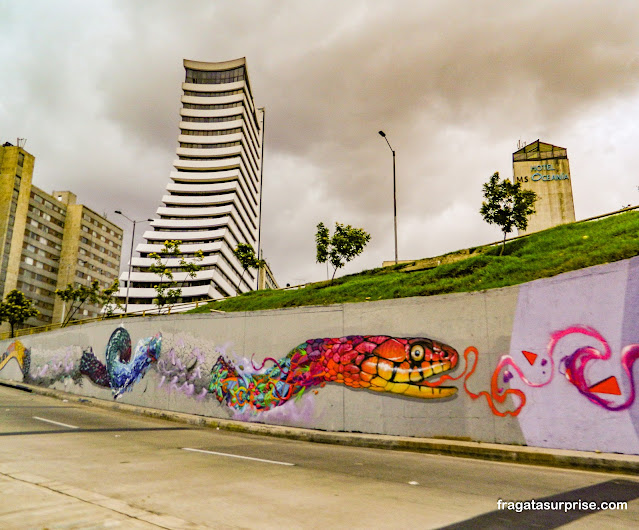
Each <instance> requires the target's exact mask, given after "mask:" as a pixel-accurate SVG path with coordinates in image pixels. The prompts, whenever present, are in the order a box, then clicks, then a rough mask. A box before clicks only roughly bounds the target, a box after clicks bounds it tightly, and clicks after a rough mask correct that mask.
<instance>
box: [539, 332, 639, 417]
mask: <svg viewBox="0 0 639 530" xmlns="http://www.w3.org/2000/svg"><path fill="white" fill-rule="evenodd" d="M573 333H581V334H582V335H587V336H589V337H592V338H594V339H596V340H598V341H599V342H601V344H602V346H603V352H601V351H599V350H598V349H597V348H594V347H592V346H584V347H582V348H579V349H577V350H576V351H575V352H574V353H573V354H572V355H569V356H567V357H564V358H563V359H562V362H563V363H564V366H565V369H566V372H565V375H566V378H567V379H568V381H570V382H571V383H572V384H573V385H575V387H577V390H579V392H580V393H581V394H583V395H584V396H585V397H586V398H588V399H589V400H590V401H591V402H592V403H594V404H596V405H599V406H600V407H603V408H605V409H606V410H610V411H619V410H625V409H627V408H629V407H630V406H631V405H632V404H633V403H634V400H635V395H636V391H635V379H634V375H633V373H632V367H633V365H634V363H635V361H636V360H637V359H638V358H639V344H630V345H628V346H626V347H625V348H624V349H623V350H621V368H622V369H623V371H624V373H625V374H626V376H627V377H628V380H629V381H630V395H629V396H628V399H626V401H624V402H623V403H620V404H616V403H614V402H613V401H610V400H608V399H606V398H604V397H601V396H599V395H597V394H595V393H594V392H592V391H591V390H590V385H589V384H588V382H587V381H586V375H585V371H586V367H587V366H588V363H589V362H590V361H595V360H599V361H605V360H607V359H610V357H611V355H612V351H611V350H610V346H609V345H608V342H607V341H606V339H604V338H603V336H601V334H600V333H599V332H597V331H596V330H594V329H592V328H587V327H579V326H577V327H572V328H568V329H565V330H562V331H558V332H556V333H553V335H552V339H551V341H550V345H549V350H550V353H551V354H552V350H553V349H554V347H555V345H556V344H557V342H559V340H561V339H562V338H564V337H565V336H567V335H570V334H573Z"/></svg>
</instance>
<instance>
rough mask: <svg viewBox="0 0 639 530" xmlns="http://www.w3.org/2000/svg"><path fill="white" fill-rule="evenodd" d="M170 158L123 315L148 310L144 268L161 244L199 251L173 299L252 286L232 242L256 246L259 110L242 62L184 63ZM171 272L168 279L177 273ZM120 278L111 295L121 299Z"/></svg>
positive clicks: (148, 278)
mask: <svg viewBox="0 0 639 530" xmlns="http://www.w3.org/2000/svg"><path fill="white" fill-rule="evenodd" d="M184 68H185V70H186V78H185V81H184V83H183V84H182V89H183V96H182V109H181V110H180V116H181V119H180V133H179V136H178V143H179V145H178V148H177V159H176V160H175V161H174V163H173V166H174V170H173V171H172V172H171V174H170V181H169V183H168V185H167V187H166V191H167V193H166V195H164V197H162V202H163V206H160V207H159V208H158V209H157V213H156V218H155V219H154V220H153V222H152V223H151V228H152V229H151V230H149V231H147V232H145V233H144V239H145V240H146V242H145V243H142V244H140V245H138V246H137V249H136V250H137V252H138V253H139V257H134V258H133V260H132V273H131V285H130V288H129V303H128V311H136V310H141V309H146V308H150V307H152V304H153V298H154V297H155V296H156V292H155V290H154V288H153V286H154V285H155V284H156V283H157V282H158V277H157V276H156V275H155V274H153V273H150V272H148V271H147V269H148V267H149V265H151V264H152V262H153V260H152V259H151V258H149V254H150V253H152V252H158V253H159V252H160V250H161V248H162V246H163V244H164V241H166V240H181V241H182V242H183V243H182V245H181V247H180V249H181V251H182V252H183V254H184V256H185V257H186V258H187V259H188V258H189V257H193V256H194V253H195V252H196V251H197V250H202V251H203V253H204V260H203V261H202V262H200V265H202V266H203V268H202V270H201V271H199V272H198V273H197V276H196V277H195V278H193V279H187V280H186V281H185V283H184V285H183V287H182V299H181V300H180V301H181V302H192V301H197V300H204V299H208V298H222V297H226V296H232V295H234V294H236V292H237V291H239V292H246V291H249V290H253V289H255V288H256V287H257V285H256V283H257V271H255V270H249V271H248V272H245V273H244V274H242V266H241V265H240V263H239V261H238V260H237V259H236V258H235V256H234V255H233V249H234V248H235V247H236V246H237V244H238V243H240V242H243V243H250V244H251V245H252V246H253V248H255V249H256V251H257V248H258V245H259V224H260V209H261V200H260V196H261V184H262V138H263V131H264V112H263V109H258V108H256V107H255V103H254V102H253V94H252V90H251V84H250V81H249V76H248V72H247V69H246V60H245V59H244V58H241V59H236V60H232V61H225V62H215V63H205V62H197V61H190V60H184ZM167 266H168V267H171V268H174V269H175V271H176V272H174V277H175V279H176V280H180V281H181V280H182V279H184V277H185V273H182V272H178V269H177V267H178V266H179V263H178V260H177V259H171V260H169V261H168V263H167ZM128 281H129V278H128V273H124V274H122V275H121V281H120V284H121V290H120V293H119V296H120V297H121V298H123V299H124V298H125V297H126V292H127V286H128Z"/></svg>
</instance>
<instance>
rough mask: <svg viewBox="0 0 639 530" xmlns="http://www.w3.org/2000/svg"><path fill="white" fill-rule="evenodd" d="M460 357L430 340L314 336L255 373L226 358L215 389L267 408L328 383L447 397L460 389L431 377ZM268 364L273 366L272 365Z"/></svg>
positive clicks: (224, 399) (233, 401) (241, 403)
mask: <svg viewBox="0 0 639 530" xmlns="http://www.w3.org/2000/svg"><path fill="white" fill-rule="evenodd" d="M457 360H458V354H457V352H456V351H455V350H454V349H453V348H451V347H450V346H448V345H446V344H443V343H441V342H437V341H433V340H431V339H427V338H405V339H404V338H394V337H388V336H384V335H380V336H359V335H355V336H350V337H342V338H327V339H312V340H308V341H306V342H304V343H302V344H300V345H299V346H297V347H296V348H293V349H292V350H291V351H290V352H289V354H288V355H287V356H286V357H284V358H283V359H281V360H279V361H278V360H275V359H273V358H267V359H265V360H264V362H263V363H262V365H261V366H259V367H255V366H253V367H252V369H253V370H252V371H243V370H242V369H241V368H240V369H238V367H236V366H235V365H234V364H233V363H232V362H230V361H229V360H227V359H225V358H224V357H222V356H220V357H219V358H218V360H217V362H216V363H215V365H214V366H213V370H212V374H211V384H210V386H209V390H210V391H211V392H212V393H213V394H214V395H215V396H216V398H217V399H218V401H219V402H220V403H225V404H226V405H228V406H229V407H231V408H233V409H236V410H240V411H243V410H245V409H246V408H251V409H253V410H256V411H266V410H269V409H271V408H273V407H277V406H280V405H282V404H284V403H286V402H287V401H288V400H289V399H291V398H294V397H296V396H301V395H302V394H303V393H304V391H306V390H308V389H310V388H313V387H317V386H324V385H325V384H326V383H342V384H344V385H346V386H349V387H351V388H364V389H368V390H374V391H376V392H392V393H394V394H401V395H404V396H409V397H417V398H423V399H433V398H445V397H449V396H452V395H454V394H455V393H456V392H457V389H456V388H455V387H439V382H437V381H433V382H428V381H427V379H428V378H429V377H431V376H433V375H436V374H442V373H445V372H448V371H449V370H451V369H453V368H455V366H456V365H457ZM267 362H270V363H272V365H271V366H268V367H266V363H267Z"/></svg>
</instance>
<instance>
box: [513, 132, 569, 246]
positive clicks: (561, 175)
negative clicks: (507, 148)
mask: <svg viewBox="0 0 639 530" xmlns="http://www.w3.org/2000/svg"><path fill="white" fill-rule="evenodd" d="M513 175H514V176H513V181H514V182H515V183H517V182H519V183H520V184H521V187H522V188H523V189H526V190H532V191H534V192H535V193H536V194H537V202H535V210H536V212H535V213H534V214H533V215H531V216H530V219H529V220H528V228H527V229H526V231H525V232H522V231H520V232H519V234H530V233H531V232H537V231H539V230H545V229H546V228H551V227H553V226H557V225H560V224H564V223H572V222H574V221H575V207H574V204H573V200H572V184H571V180H570V165H569V164H568V153H567V151H566V149H565V148H564V147H557V146H556V145H551V144H548V143H545V142H540V141H539V140H537V141H535V142H533V143H531V144H528V145H526V146H524V147H522V148H521V149H519V150H518V151H515V152H514V153H513Z"/></svg>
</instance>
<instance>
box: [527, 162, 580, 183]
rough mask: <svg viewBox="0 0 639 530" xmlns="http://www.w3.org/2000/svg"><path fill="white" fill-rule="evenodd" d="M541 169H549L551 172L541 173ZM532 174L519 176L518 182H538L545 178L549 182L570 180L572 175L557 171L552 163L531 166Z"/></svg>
mask: <svg viewBox="0 0 639 530" xmlns="http://www.w3.org/2000/svg"><path fill="white" fill-rule="evenodd" d="M541 171H544V172H546V171H549V172H552V173H551V174H549V173H541ZM530 172H531V175H530V177H529V176H528V175H526V176H524V177H517V183H518V184H519V183H524V182H528V181H532V182H538V181H540V180H543V181H545V182H549V181H551V180H568V179H569V178H570V177H569V176H568V173H555V168H554V166H553V165H552V164H538V165H536V166H531V168H530Z"/></svg>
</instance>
